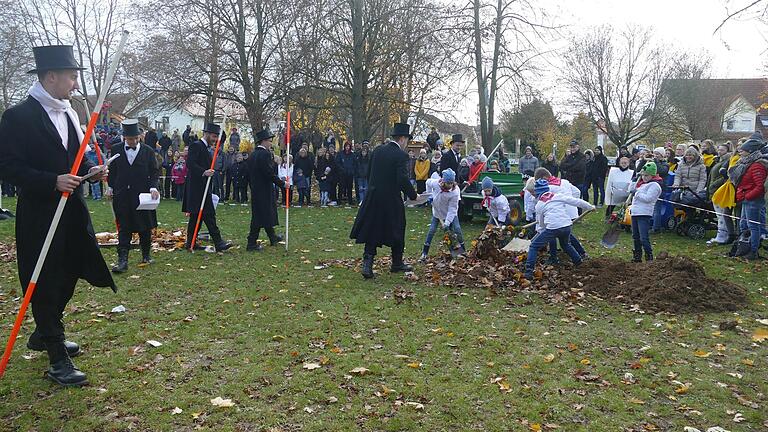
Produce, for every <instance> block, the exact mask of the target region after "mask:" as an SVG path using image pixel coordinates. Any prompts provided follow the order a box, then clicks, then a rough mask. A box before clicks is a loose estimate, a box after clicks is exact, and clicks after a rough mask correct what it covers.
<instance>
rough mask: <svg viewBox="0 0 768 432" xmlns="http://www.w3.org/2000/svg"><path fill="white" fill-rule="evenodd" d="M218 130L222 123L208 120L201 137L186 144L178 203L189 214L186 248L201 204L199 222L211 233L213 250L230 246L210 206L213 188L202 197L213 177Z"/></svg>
mask: <svg viewBox="0 0 768 432" xmlns="http://www.w3.org/2000/svg"><path fill="white" fill-rule="evenodd" d="M219 133H221V126H219V125H217V124H214V123H208V124H206V125H205V128H203V138H202V139H199V140H196V141H193V142H192V143H191V144H190V145H189V151H188V153H187V178H186V181H185V182H184V184H185V191H184V200H183V201H182V205H181V208H182V211H183V212H185V213H189V222H188V223H187V243H186V248H187V249H190V248H191V247H192V236H193V235H194V231H195V225H196V224H197V215H198V212H199V211H200V206H201V205H203V203H204V205H203V216H202V222H204V223H205V226H206V228H208V234H210V236H211V240H213V245H214V247H215V248H216V251H217V252H224V251H225V250H227V249H229V248H231V247H232V243H231V242H227V241H224V239H222V238H221V231H219V226H218V225H217V224H216V209H215V207H214V206H213V191H212V187H209V188H208V192H207V193H206V194H205V196H203V193H204V192H205V190H206V188H205V185H206V182H207V180H208V177H212V176H213V175H214V174H215V170H213V169H211V162H212V160H213V157H212V156H211V155H212V152H213V150H214V149H213V147H214V146H215V145H216V141H217V140H218V139H219ZM211 186H212V185H211ZM195 247H198V245H195Z"/></svg>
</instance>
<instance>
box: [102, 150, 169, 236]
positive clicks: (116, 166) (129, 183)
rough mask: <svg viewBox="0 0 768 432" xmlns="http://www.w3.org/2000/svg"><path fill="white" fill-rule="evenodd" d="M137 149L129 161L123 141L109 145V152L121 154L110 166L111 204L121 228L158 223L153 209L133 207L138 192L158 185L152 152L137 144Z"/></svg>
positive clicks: (142, 228)
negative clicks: (131, 162) (132, 158)
mask: <svg viewBox="0 0 768 432" xmlns="http://www.w3.org/2000/svg"><path fill="white" fill-rule="evenodd" d="M137 149H138V150H136V151H138V152H139V153H138V154H137V155H136V159H134V160H133V165H131V164H129V163H128V157H127V156H126V150H125V145H124V144H122V143H121V144H118V145H116V146H113V147H112V155H116V154H118V153H119V154H120V157H119V158H117V159H116V160H115V161H114V162H112V164H111V165H110V166H109V178H108V183H109V187H111V188H112V196H113V198H112V208H113V209H114V210H115V218H116V219H117V222H118V226H119V227H120V230H121V231H123V230H124V231H126V232H142V231H147V230H151V229H153V228H156V227H157V215H156V213H155V211H154V210H136V207H138V206H139V194H141V193H149V190H150V189H151V188H155V189H157V183H158V182H157V178H158V174H159V172H158V170H157V168H156V167H155V152H153V151H152V149H151V148H149V146H146V145H139V146H138V147H137Z"/></svg>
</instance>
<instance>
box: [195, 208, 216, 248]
mask: <svg viewBox="0 0 768 432" xmlns="http://www.w3.org/2000/svg"><path fill="white" fill-rule="evenodd" d="M201 222H202V223H204V224H205V227H206V228H208V234H210V235H211V240H212V241H213V243H215V244H217V243H221V231H219V226H218V225H216V215H215V214H210V213H208V214H206V213H205V212H203V218H202V221H201ZM196 223H197V214H193V215H190V216H189V222H187V244H189V242H191V241H192V236H193V235H194V232H195V224H196ZM198 234H199V232H198ZM195 243H196V244H197V243H200V241H199V240H198V241H196V242H195Z"/></svg>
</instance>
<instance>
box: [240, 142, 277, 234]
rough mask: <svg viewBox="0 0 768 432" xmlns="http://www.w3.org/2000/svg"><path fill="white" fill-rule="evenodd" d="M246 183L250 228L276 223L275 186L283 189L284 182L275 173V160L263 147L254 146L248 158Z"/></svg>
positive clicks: (264, 226)
mask: <svg viewBox="0 0 768 432" xmlns="http://www.w3.org/2000/svg"><path fill="white" fill-rule="evenodd" d="M247 166H248V183H249V184H250V186H251V221H252V222H251V228H268V227H273V226H276V225H278V222H277V204H275V199H276V197H275V188H274V187H273V185H275V186H277V187H279V188H281V189H283V188H285V182H283V181H282V180H280V179H279V178H278V177H277V175H276V174H275V160H274V157H273V156H272V153H270V152H269V150H267V149H265V148H264V147H256V149H255V150H254V151H253V153H251V156H250V157H249V158H248V163H247Z"/></svg>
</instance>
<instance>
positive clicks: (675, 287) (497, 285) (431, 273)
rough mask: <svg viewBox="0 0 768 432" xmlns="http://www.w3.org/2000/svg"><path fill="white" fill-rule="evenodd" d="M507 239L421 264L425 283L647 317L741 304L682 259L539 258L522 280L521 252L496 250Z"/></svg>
mask: <svg viewBox="0 0 768 432" xmlns="http://www.w3.org/2000/svg"><path fill="white" fill-rule="evenodd" d="M508 236H509V234H508V233H506V232H502V231H500V230H489V231H486V232H484V233H483V234H481V235H480V237H478V239H477V240H476V241H474V242H473V244H472V246H473V247H472V249H471V250H470V252H469V254H468V255H467V258H466V259H463V260H456V261H451V260H450V257H449V256H448V255H447V254H446V255H442V256H438V257H435V258H434V259H431V260H430V261H429V262H428V263H427V264H426V271H427V278H426V280H427V282H428V283H431V284H434V285H443V286H452V287H480V288H488V289H491V290H493V291H494V292H497V293H501V294H503V293H505V292H508V293H517V292H520V291H531V290H534V291H538V292H539V293H541V294H542V295H543V296H544V297H545V298H547V299H549V300H551V301H553V302H561V301H571V302H581V301H583V299H584V297H585V296H586V295H587V294H589V295H593V296H596V297H600V298H602V299H604V300H607V301H611V302H618V303H622V304H626V305H629V306H631V307H633V309H639V310H643V311H647V312H671V313H696V312H723V311H735V310H738V309H740V308H742V307H744V306H745V305H746V304H747V301H748V300H747V291H746V290H745V289H744V288H742V287H740V286H739V285H736V284H734V283H732V282H728V281H723V280H717V279H711V278H708V277H707V275H706V272H705V271H704V268H703V267H702V266H701V264H699V263H697V262H696V261H693V260H692V259H690V258H687V257H684V256H678V257H665V256H664V255H665V254H660V255H661V257H660V259H657V260H655V261H652V262H650V263H631V262H628V261H625V260H620V259H615V258H597V259H591V260H587V261H585V262H584V263H583V264H582V265H581V266H579V267H578V268H576V267H574V266H572V265H571V264H570V263H569V262H568V259H567V257H563V258H561V262H562V263H563V264H561V265H558V266H546V265H544V264H543V261H544V260H545V259H546V255H547V254H545V253H542V254H540V255H541V256H540V257H539V258H540V259H539V264H538V265H537V267H536V268H537V270H536V272H535V280H534V281H533V282H529V281H527V280H525V279H524V278H523V274H524V271H525V257H526V254H525V253H513V252H507V251H503V250H500V249H499V246H500V245H501V244H503V243H504V240H505V239H507V240H508V238H509V237H508Z"/></svg>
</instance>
